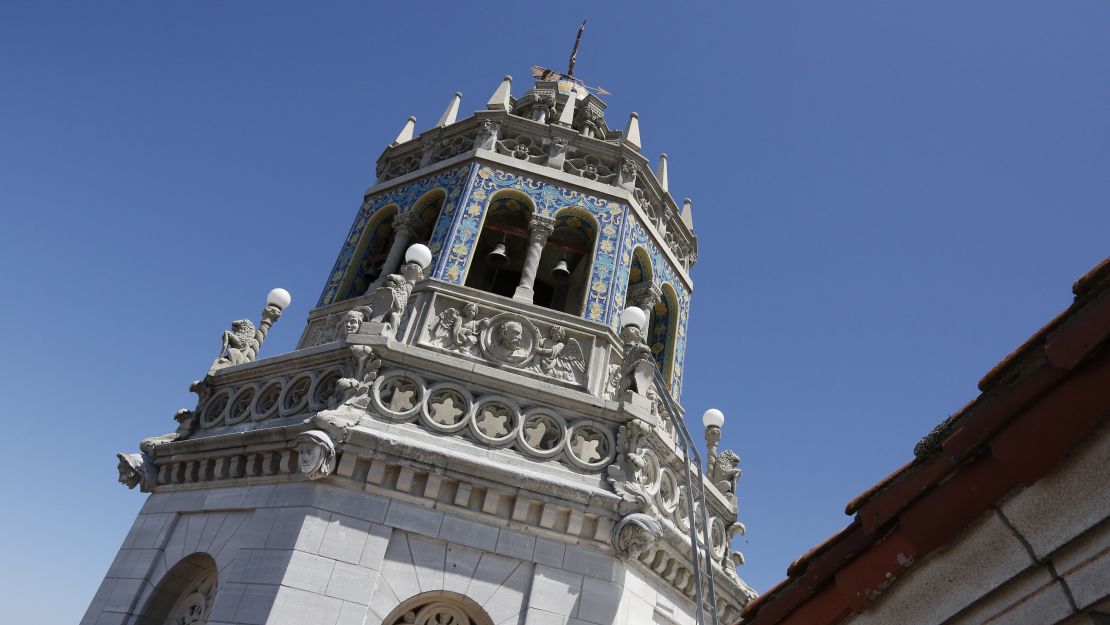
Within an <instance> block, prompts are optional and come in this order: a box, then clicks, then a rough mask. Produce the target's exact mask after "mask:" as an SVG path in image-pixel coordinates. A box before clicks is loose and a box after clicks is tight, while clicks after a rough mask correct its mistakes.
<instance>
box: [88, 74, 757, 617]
mask: <svg viewBox="0 0 1110 625" xmlns="http://www.w3.org/2000/svg"><path fill="white" fill-rule="evenodd" d="M535 73H536V80H535V81H534V83H533V84H532V86H531V88H529V89H528V90H527V91H525V92H524V93H523V94H521V95H520V96H518V97H514V96H513V94H512V80H511V78H510V77H508V76H506V77H505V78H504V79H503V80H502V81H501V83H500V84H499V85H498V86H497V88H496V89H495V91H494V93H493V95H492V96H491V97H490V99H489V101H488V102H487V103H486V104H485V106H484V107H483V108H482V110H479V111H477V112H476V113H474V115H473V116H471V117H469V118H466V119H463V120H458V119H457V117H458V111H459V106H460V100H461V95H460V94H455V95H454V97H453V98H452V99H451V101H450V103H449V104H448V106H447V109H446V111H445V112H444V113H443V115H442V117H441V118H440V119H439V120H438V122H437V123H436V124H435V126H434V127H432V128H430V129H427V130H425V131H424V132H422V133H420V134H417V133H416V121H415V119H414V118H409V120H408V121H407V122H406V124H405V125H404V127H403V128H402V130H401V132H400V134H398V136H397V139H396V140H395V141H394V142H393V143H392V144H390V145H389V146H388V147H387V148H386V149H385V151H384V152H383V153H382V155H381V157H380V158H379V159H378V164H377V170H376V175H377V179H376V181H375V182H374V184H373V185H372V186H371V187H370V188H369V189H368V190H367V191H366V193H365V195H364V198H363V202H362V205H361V207H360V208H359V210H358V212H357V214H356V215H355V218H354V223H353V224H352V225H351V227H350V230H349V231H348V234H347V236H346V238H345V239H344V241H343V244H342V247H341V249H340V250H339V254H338V258H337V259H336V262H335V265H334V268H333V269H332V271H331V272H330V274H329V275H328V276H327V279H326V281H325V284H324V287H323V291H322V293H321V295H320V297H319V299H318V301H317V302H316V305H315V307H314V308H313V309H312V310H311V311H309V313H308V320H307V323H306V325H305V327H304V330H303V332H302V334H301V338H300V341H299V343H298V345H297V348H296V350H295V351H293V352H291V353H287V354H280V355H265V354H264V353H262V354H260V352H261V351H262V350H263V349H264V345H263V341H264V339H265V336H266V333H267V332H268V331H269V330H270V327H271V326H272V325H273V324H274V323H276V322H277V321H278V320H279V318H280V317H281V315H282V313H283V311H285V310H286V309H287V308H288V306H289V305H290V296H289V294H288V293H286V292H284V291H283V290H281V289H275V291H274V292H272V293H271V294H270V297H269V298H268V300H267V304H266V307H265V309H264V311H263V313H262V318H261V320H260V321H259V322H258V323H257V324H255V323H253V322H251V321H249V320H239V321H236V322H234V323H233V324H232V329H231V330H230V331H228V332H225V333H224V335H223V339H222V345H221V351H220V353H219V355H218V357H217V358H216V360H215V362H213V364H212V366H211V367H210V368H209V370H208V372H207V374H206V375H205V376H204V378H203V379H202V380H200V381H198V382H195V383H193V385H192V387H191V390H192V391H193V392H194V393H196V395H197V404H196V407H195V408H194V409H192V410H182V411H180V412H178V414H177V415H176V416H175V419H176V421H177V423H178V428H177V430H176V431H175V432H173V433H171V434H167V435H165V436H158V437H153V438H147V439H144V440H143V441H142V442H141V443H140V444H139V451H138V452H137V453H125V454H119V455H118V460H119V465H118V468H119V476H120V481H121V482H122V483H124V484H125V485H127V486H128V487H130V488H134V487H136V486H138V487H139V489H140V490H141V491H142V492H145V493H149V495H148V496H147V500H146V503H145V505H144V506H143V508H142V511H141V513H140V514H139V516H138V518H137V519H136V520H135V523H134V525H133V527H132V529H131V531H130V533H129V534H128V535H127V538H126V539H125V541H124V543H123V545H122V546H121V548H120V551H119V554H118V556H117V557H116V559H115V561H114V562H113V563H112V565H111V567H110V569H109V570H108V573H107V575H106V576H105V579H104V582H103V584H102V585H101V587H100V590H99V591H98V592H97V594H96V596H95V597H94V599H93V602H92V604H91V605H90V606H89V608H88V611H87V613H86V615H85V618H84V620H83V621H82V623H84V624H86V625H94V624H104V623H142V624H151V625H162V624H163V623H189V624H201V623H210V624H216V623H244V624H247V623H250V624H261V623H268V624H284V623H288V624H290V625H306V624H315V623H320V624H326V625H400V624H408V623H415V624H416V625H429V624H448V623H450V624H452V625H508V624H521V625H548V624H553V623H558V624H582V623H592V624H596V625H607V624H609V623H620V624H628V625H639V624H642V623H673V624H680V625H687V624H693V623H703V624H709V623H714V624H715V623H718V622H720V623H731V622H734V621H735V620H736V619H737V618H738V616H739V611H740V609H741V608H742V607H743V606H744V605H746V604H747V602H748V601H749V600H750V599H751V598H752V597H753V596H754V593H753V592H752V591H751V589H750V588H749V587H748V586H747V585H746V584H745V583H744V582H743V581H742V580H741V579H740V577H739V576H738V575H737V572H736V566H737V565H738V564H739V563H740V562H741V561H742V556H741V555H740V554H739V553H738V552H736V551H734V550H733V548H732V545H731V543H732V538H733V536H734V535H735V534H736V533H738V532H742V531H743V525H742V524H740V523H739V522H738V521H737V515H738V507H737V499H736V494H735V489H736V480H737V478H738V476H739V470H738V468H737V464H738V463H739V458H738V457H737V455H736V454H735V453H733V452H731V451H721V452H719V453H718V451H717V441H718V440H719V438H720V428H721V426H722V423H723V416H722V415H721V414H720V413H719V412H717V411H714V410H710V411H707V412H706V414H705V416H704V418H703V425H704V428H705V442H706V444H707V449H708V454H707V458H706V461H705V463H704V464H703V463H702V461H701V457H700V455H699V453H698V446H699V445H698V444H696V443H695V441H693V440H692V438H691V436H690V434H689V432H688V430H687V427H686V425H685V420H684V416H683V409H682V408H681V407H680V405H679V399H680V396H681V391H682V382H683V361H684V358H685V347H686V333H687V324H688V319H689V307H690V295H691V288H692V286H691V281H690V277H689V271H690V269H691V267H692V266H693V264H694V262H695V260H696V257H697V239H696V237H695V236H694V233H693V223H692V213H691V203H690V201H689V200H685V201H684V202H683V203H682V204H681V205H679V204H678V203H676V202H675V201H674V199H672V197H671V195H670V194H669V189H668V176H667V166H668V165H667V157H666V155H662V156H661V157H660V158H659V161H658V165H657V167H656V168H655V170H654V171H653V170H652V168H651V167H650V166H649V163H648V161H647V159H646V158H645V157H644V155H643V154H642V153H641V141H640V125H639V119H638V117H637V115H636V113H632V114H631V115H630V116H629V117H628V121H627V123H626V124H624V125H623V128H621V129H616V128H610V127H609V125H608V123H607V121H606V118H605V113H606V105H605V103H604V102H603V101H602V100H601V99H600V98H599V97H598V96H597V94H596V93H595V92H594V91H593V90H591V89H590V88H588V87H587V86H586V85H584V84H583V83H582V82H581V81H579V80H577V79H575V78H573V77H571V76H569V75H562V74H558V73H556V72H552V71H550V70H544V69H543V68H536V69H535ZM262 356H265V357H262Z"/></svg>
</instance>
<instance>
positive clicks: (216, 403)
mask: <svg viewBox="0 0 1110 625" xmlns="http://www.w3.org/2000/svg"><path fill="white" fill-rule="evenodd" d="M229 401H231V391H229V390H227V389H223V390H221V391H219V392H218V393H216V394H215V395H214V396H213V397H212V398H211V399H209V400H208V401H207V402H205V404H204V411H203V412H201V413H200V415H201V416H200V423H201V425H203V426H204V427H206V428H210V427H212V426H214V425H218V424H219V423H220V422H221V421H223V419H224V411H225V410H226V409H227V404H228V402H229Z"/></svg>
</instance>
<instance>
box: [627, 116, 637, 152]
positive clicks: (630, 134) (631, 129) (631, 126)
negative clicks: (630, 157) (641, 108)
mask: <svg viewBox="0 0 1110 625" xmlns="http://www.w3.org/2000/svg"><path fill="white" fill-rule="evenodd" d="M624 142H625V143H627V144H628V145H631V146H632V147H634V148H636V149H637V150H639V149H640V116H639V115H637V114H636V113H632V114H631V115H629V116H628V126H627V127H626V128H625V129H624Z"/></svg>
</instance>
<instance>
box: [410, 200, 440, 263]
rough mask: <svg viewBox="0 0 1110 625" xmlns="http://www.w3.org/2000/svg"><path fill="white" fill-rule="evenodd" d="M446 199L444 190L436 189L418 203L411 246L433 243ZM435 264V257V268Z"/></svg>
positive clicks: (433, 261) (433, 259)
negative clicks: (433, 235)
mask: <svg viewBox="0 0 1110 625" xmlns="http://www.w3.org/2000/svg"><path fill="white" fill-rule="evenodd" d="M446 199H447V194H446V193H445V192H444V191H443V190H442V189H436V190H435V191H431V192H429V193H428V194H427V195H425V196H424V197H423V198H421V199H420V201H418V202H417V203H416V206H415V208H413V209H412V222H413V223H412V225H413V236H412V240H411V241H410V242H409V245H412V244H413V243H421V244H423V245H428V243H429V242H431V240H432V234H433V233H434V232H435V229H436V224H438V223H439V216H440V213H442V212H443V204H444V201H445V200H446ZM436 252H437V250H432V253H433V254H434V253H436ZM435 262H436V258H435V257H434V256H433V257H432V265H433V266H434V265H435Z"/></svg>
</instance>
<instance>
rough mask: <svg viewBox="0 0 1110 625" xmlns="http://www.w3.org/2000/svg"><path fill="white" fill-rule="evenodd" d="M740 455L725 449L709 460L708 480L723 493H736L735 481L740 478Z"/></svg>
mask: <svg viewBox="0 0 1110 625" xmlns="http://www.w3.org/2000/svg"><path fill="white" fill-rule="evenodd" d="M739 464H740V456H738V455H736V452H734V451H732V450H731V449H726V450H724V451H722V452H721V453H719V454H717V455H716V457H714V458H712V459H711V460H710V466H709V471H707V473H708V477H709V481H710V482H712V483H713V485H714V486H716V487H717V490H719V491H721V492H722V493H724V494H735V493H736V481H737V480H739V479H740V468H739V467H738V466H737V465H739Z"/></svg>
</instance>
